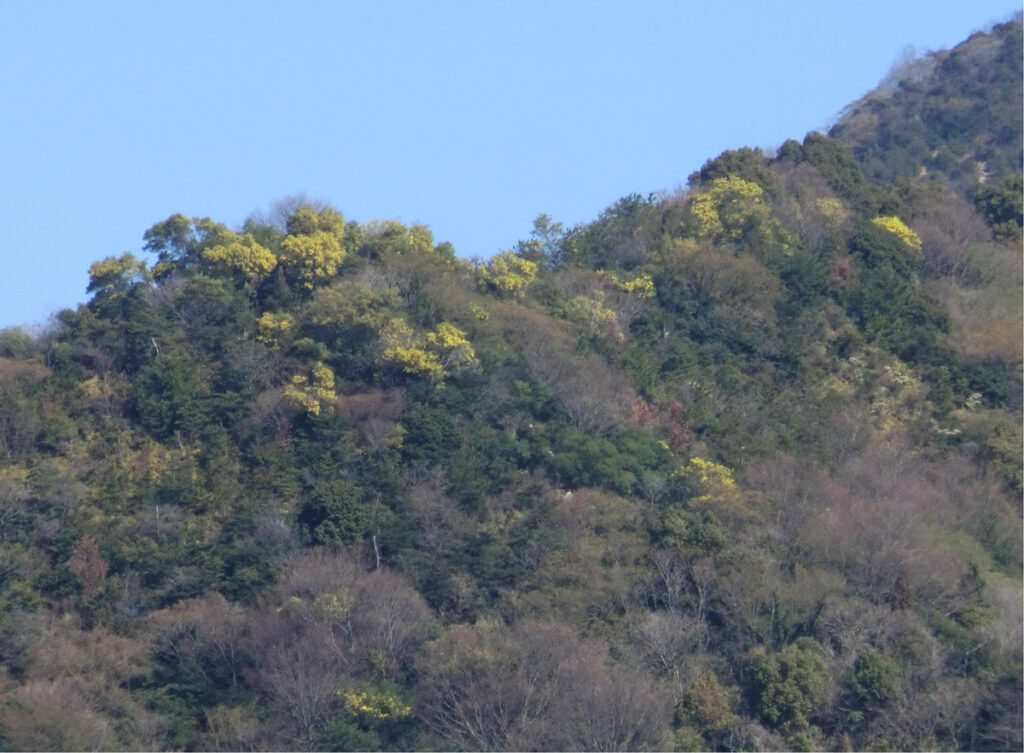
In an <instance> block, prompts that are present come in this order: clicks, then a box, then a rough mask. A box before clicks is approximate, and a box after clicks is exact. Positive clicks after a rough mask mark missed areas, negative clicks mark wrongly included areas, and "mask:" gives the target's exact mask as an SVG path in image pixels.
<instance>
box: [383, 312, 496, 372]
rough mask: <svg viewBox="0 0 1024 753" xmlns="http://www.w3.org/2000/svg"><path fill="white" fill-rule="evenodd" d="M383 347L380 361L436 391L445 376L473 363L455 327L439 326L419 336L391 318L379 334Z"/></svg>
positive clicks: (469, 347)
mask: <svg viewBox="0 0 1024 753" xmlns="http://www.w3.org/2000/svg"><path fill="white" fill-rule="evenodd" d="M380 339H381V343H382V344H383V346H384V350H383V353H382V354H381V360H382V361H384V362H385V363H391V364H394V365H395V366H399V367H401V369H402V371H403V372H405V373H406V374H409V375H412V376H425V377H427V378H428V379H429V380H430V381H432V382H434V383H435V384H436V385H437V386H438V387H442V386H443V385H444V378H445V376H446V375H447V374H450V373H454V372H457V371H460V370H462V369H464V368H467V367H469V366H472V365H473V364H475V363H476V353H475V352H474V351H473V346H472V345H471V344H470V342H469V340H467V339H466V333H465V332H463V331H462V330H460V329H459V328H458V327H456V326H454V325H452V324H449V323H448V322H442V323H441V324H439V325H438V326H437V328H436V329H434V330H433V331H431V332H427V333H424V334H419V333H417V332H415V331H414V330H413V328H412V327H410V326H409V323H408V322H406V321H405V320H404V319H400V318H397V317H396V318H394V319H391V320H389V321H388V323H387V324H386V325H384V329H383V330H382V331H381V333H380Z"/></svg>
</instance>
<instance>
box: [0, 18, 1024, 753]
mask: <svg viewBox="0 0 1024 753" xmlns="http://www.w3.org/2000/svg"><path fill="white" fill-rule="evenodd" d="M1021 49H1022V45H1021V25H1020V23H1019V22H1013V23H1008V24H1004V25H1001V26H998V27H996V28H995V29H993V30H992V32H991V33H987V34H978V35H975V36H973V37H971V39H970V40H968V41H967V42H965V43H964V44H962V45H960V46H959V47H957V48H956V49H954V50H951V51H945V52H939V53H933V54H930V55H928V56H926V57H924V58H921V59H919V60H916V61H914V62H913V63H911V64H909V65H908V66H907V67H905V68H904V69H900V70H899V71H897V72H895V73H894V75H893V76H892V77H890V79H891V80H889V81H887V82H886V83H885V84H884V85H883V87H881V88H880V89H878V90H876V91H875V92H872V93H871V94H869V95H868V96H867V97H865V98H864V99H862V100H861V101H860V102H858V103H856V104H854V105H852V106H851V107H850V108H849V110H848V112H847V113H846V114H845V115H844V116H843V117H842V118H841V119H840V120H839V122H838V123H837V124H836V125H835V126H834V127H833V128H832V129H831V131H830V133H829V134H828V135H825V134H821V133H811V134H808V135H807V136H806V137H805V138H804V139H803V141H802V142H801V141H796V140H792V141H787V142H786V143H785V144H783V145H782V147H781V148H780V149H779V150H778V151H777V153H774V154H766V153H765V152H763V151H762V150H758V149H749V148H741V149H737V150H735V151H728V152H725V153H724V154H722V155H720V156H718V157H716V158H714V159H712V160H709V161H708V162H707V163H706V164H705V165H704V166H703V167H702V168H701V170H700V171H698V172H696V173H694V175H692V176H691V177H690V183H689V188H688V190H686V191H681V192H679V193H678V194H676V195H671V196H655V195H651V196H646V197H645V196H640V195H631V196H627V197H624V198H622V199H620V200H619V201H617V202H616V203H614V204H613V205H612V206H610V207H609V208H608V209H607V210H605V211H604V212H603V213H602V214H601V215H600V217H598V218H597V219H596V220H595V221H593V222H591V223H588V224H584V225H580V226H576V227H571V228H565V227H563V226H562V225H561V224H559V223H557V222H556V221H554V220H553V219H552V218H550V217H547V216H544V215H542V216H540V217H538V219H537V220H536V222H535V225H534V230H533V232H532V234H531V235H530V237H529V238H528V239H525V240H523V241H521V242H520V243H518V244H517V245H516V247H515V248H513V249H510V250H508V251H505V252H503V253H500V254H498V255H496V256H494V257H493V258H491V259H487V260H474V261H468V260H465V259H460V258H458V257H457V256H456V254H455V250H454V249H453V248H452V247H451V246H450V244H447V243H438V242H436V241H435V239H434V237H433V235H432V233H431V231H430V229H429V228H428V227H426V226H423V225H413V226H406V225H404V224H401V223H399V222H395V221H373V222H358V221H354V220H352V219H350V218H347V217H345V216H344V215H343V214H342V212H340V211H338V210H337V209H336V208H334V207H332V206H330V205H328V204H326V203H323V202H310V201H307V200H305V199H303V198H291V199H285V200H282V201H280V202H278V203H277V204H276V205H274V207H273V208H272V209H271V210H270V211H268V212H266V213H259V214H256V215H253V216H252V217H250V218H249V219H248V220H247V221H246V222H245V223H244V225H243V226H241V227H237V228H229V227H227V226H226V225H224V224H221V223H219V222H217V221H215V220H212V219H209V218H198V217H195V218H190V217H186V216H183V215H181V214H174V215H171V216H170V217H168V218H167V219H166V220H163V221H161V222H158V223H156V224H154V225H153V226H152V227H151V228H149V229H148V230H146V231H145V234H144V237H143V248H142V252H141V254H142V255H141V256H136V255H134V254H131V253H126V254H123V255H121V256H117V257H110V258H107V259H104V260H101V261H97V262H96V263H95V264H93V266H92V267H91V269H90V285H89V291H90V292H91V293H92V296H93V297H92V299H91V301H90V302H89V303H88V304H86V305H83V306H81V307H79V308H78V309H77V310H65V311H62V312H60V313H59V314H58V315H57V324H56V325H55V326H54V327H53V328H52V330H51V331H49V332H47V333H46V334H44V335H42V336H39V337H34V338H33V337H29V336H28V335H26V334H25V333H23V332H22V331H20V330H18V329H9V330H4V331H3V332H0V747H3V748H5V749H9V750H16V749H25V750H33V749H34V750H58V749H60V750H63V749H69V750H85V749H191V750H195V749H208V750H241V749H247V750H248V749H252V750H274V749H296V750H298V749H311V750H351V749H357V750H403V749H448V750H462V749H471V750H497V749H503V750H504V749H515V750H534V749H588V750H634V749H636V750H643V749H675V750H703V749H714V750H741V749H742V750H751V749H801V750H810V749H840V748H842V749H862V750H913V749H919V750H925V749H967V750H1020V749H1021V747H1022V740H1021V726H1022V709H1021V697H1022V681H1021V673H1022V663H1021V659H1022V657H1021V645H1022V635H1024V634H1022V616H1021V615H1022V604H1021V594H1022V591H1021V583H1022V579H1021V568H1022V552H1021V546H1022V544H1021V494H1022V483H1024V482H1022V469H1021V423H1022V413H1021V411H1022V384H1021V368H1022V352H1021V351H1022V345H1021V343H1022V322H1021V303H1022V301H1021V291H1022V260H1021V228H1022V224H1024V223H1022V196H1021V194H1022V181H1021V131H1022V124H1021V109H1020V106H1019V105H1020V102H1021V98H1022V97H1021V80H1022V72H1021Z"/></svg>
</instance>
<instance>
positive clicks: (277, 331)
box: [256, 311, 295, 346]
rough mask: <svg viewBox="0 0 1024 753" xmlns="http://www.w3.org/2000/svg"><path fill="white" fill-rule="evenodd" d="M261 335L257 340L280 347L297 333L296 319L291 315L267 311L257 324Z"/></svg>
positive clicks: (257, 336)
mask: <svg viewBox="0 0 1024 753" xmlns="http://www.w3.org/2000/svg"><path fill="white" fill-rule="evenodd" d="M256 326H257V327H259V334H258V335H256V339H257V340H259V341H260V342H261V343H264V344H265V345H271V346H278V345H280V344H281V343H282V342H283V341H285V340H287V339H288V338H289V337H290V336H291V334H292V332H294V331H295V318H294V317H293V316H292V315H291V314H274V313H271V312H270V311H267V312H266V313H264V314H263V316H261V317H260V318H259V321H258V322H257V323H256Z"/></svg>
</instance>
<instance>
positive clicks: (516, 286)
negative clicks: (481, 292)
mask: <svg viewBox="0 0 1024 753" xmlns="http://www.w3.org/2000/svg"><path fill="white" fill-rule="evenodd" d="M476 275H477V279H478V280H479V281H480V283H481V285H483V287H484V288H486V289H490V290H495V291H497V292H498V294H499V295H507V296H510V297H512V298H519V297H521V296H522V295H523V293H524V292H526V288H527V287H528V286H529V284H530V283H531V282H533V281H534V279H535V278H536V277H537V262H534V261H530V260H529V259H523V258H522V257H519V256H516V255H515V254H514V253H512V252H511V251H505V252H503V253H500V254H498V255H497V256H495V257H494V258H493V259H491V260H490V261H489V262H487V264H485V265H481V266H478V267H477V268H476Z"/></svg>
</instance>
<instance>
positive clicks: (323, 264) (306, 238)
mask: <svg viewBox="0 0 1024 753" xmlns="http://www.w3.org/2000/svg"><path fill="white" fill-rule="evenodd" d="M280 259H281V264H283V265H284V266H285V268H286V269H287V270H289V271H290V272H291V273H292V275H293V276H294V277H295V278H296V279H297V280H298V281H299V283H300V284H301V285H302V287H304V288H305V289H306V290H312V289H313V288H315V287H316V285H317V283H319V282H320V281H322V280H326V279H330V278H331V277H334V275H336V274H337V273H338V267H339V266H341V263H342V262H343V261H344V260H345V249H343V248H342V247H341V243H340V242H339V241H338V237H337V236H336V235H334V234H332V233H325V232H323V231H322V230H318V231H316V232H315V233H313V234H312V235H289V236H288V237H286V238H285V239H284V240H283V241H281V255H280Z"/></svg>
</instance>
